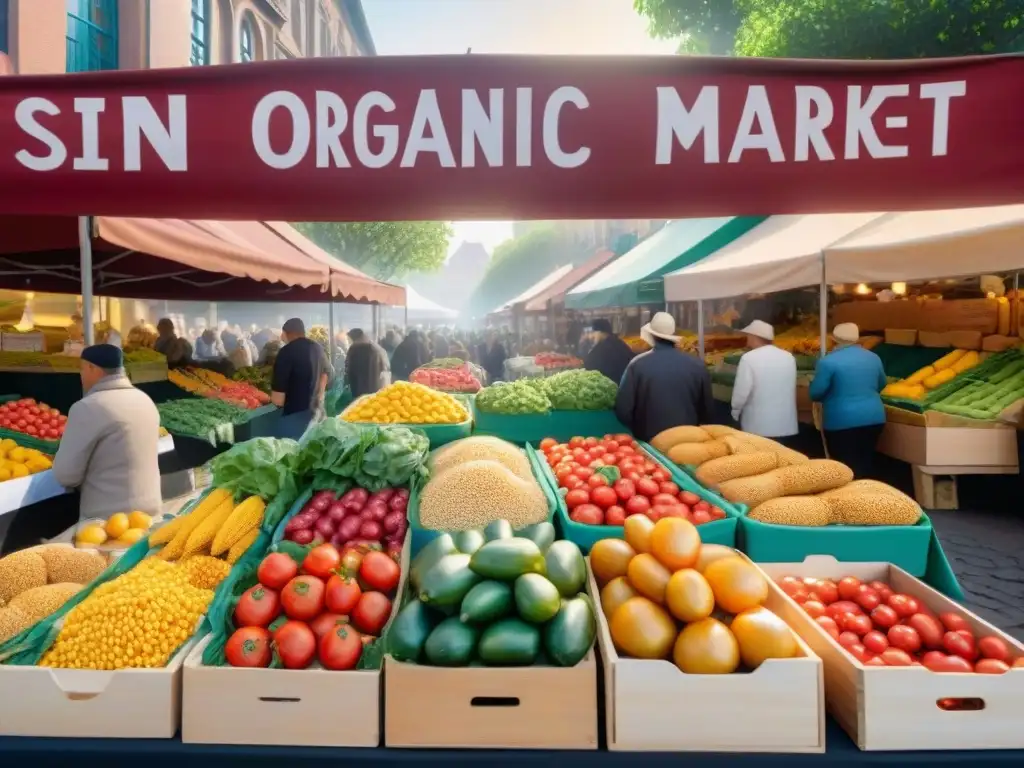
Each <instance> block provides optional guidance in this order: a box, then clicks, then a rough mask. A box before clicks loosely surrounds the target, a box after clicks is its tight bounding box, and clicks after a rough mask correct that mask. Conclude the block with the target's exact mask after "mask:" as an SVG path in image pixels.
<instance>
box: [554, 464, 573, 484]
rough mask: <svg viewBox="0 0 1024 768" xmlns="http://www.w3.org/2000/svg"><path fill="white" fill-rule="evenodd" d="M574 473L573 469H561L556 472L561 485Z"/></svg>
mask: <svg viewBox="0 0 1024 768" xmlns="http://www.w3.org/2000/svg"><path fill="white" fill-rule="evenodd" d="M572 472H573V470H572V467H559V468H558V469H556V470H555V477H557V478H558V482H559V483H561V482H562V480H564V479H565V478H566V477H567V476H568V475H571V474H572Z"/></svg>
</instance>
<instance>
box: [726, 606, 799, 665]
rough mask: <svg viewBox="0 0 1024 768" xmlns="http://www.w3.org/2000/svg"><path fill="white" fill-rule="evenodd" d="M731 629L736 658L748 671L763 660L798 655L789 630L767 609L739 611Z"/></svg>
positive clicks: (789, 657)
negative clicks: (738, 654)
mask: <svg viewBox="0 0 1024 768" xmlns="http://www.w3.org/2000/svg"><path fill="white" fill-rule="evenodd" d="M731 628H732V633H733V635H735V637H736V641H737V642H738V643H739V645H740V658H742V659H743V663H744V664H745V665H746V666H748V667H750V668H751V669H757V668H758V667H759V666H761V664H762V662H764V661H765V660H767V659H791V658H793V657H794V656H796V655H798V654H799V652H800V646H799V645H798V644H797V642H796V638H795V637H794V636H793V630H791V629H790V628H789V625H788V624H786V622H784V621H783V620H782V619H780V618H779V617H778V616H776V615H775V614H774V613H772V612H771V611H769V610H768V609H767V608H764V607H757V608H750V609H748V610H746V611H743V612H742V613H740V614H739V615H738V616H736V618H735V619H733V620H732V625H731Z"/></svg>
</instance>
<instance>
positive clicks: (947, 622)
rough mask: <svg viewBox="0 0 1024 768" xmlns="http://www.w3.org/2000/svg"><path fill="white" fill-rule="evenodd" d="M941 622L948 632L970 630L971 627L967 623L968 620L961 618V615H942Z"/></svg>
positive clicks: (950, 613)
mask: <svg viewBox="0 0 1024 768" xmlns="http://www.w3.org/2000/svg"><path fill="white" fill-rule="evenodd" d="M939 621H941V622H942V626H944V627H945V628H946V631H947V632H959V631H960V630H961V629H966V630H970V628H971V625H970V624H968V623H967V619H965V618H964V617H963V616H961V615H960V614H959V613H953V612H952V611H950V612H949V613H940V614H939Z"/></svg>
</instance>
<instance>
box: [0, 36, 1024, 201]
mask: <svg viewBox="0 0 1024 768" xmlns="http://www.w3.org/2000/svg"><path fill="white" fill-rule="evenodd" d="M0 147H2V151H0V179H2V182H3V183H2V185H0V215H2V214H41V213H53V214H93V215H118V216H137V217H154V218H205V219H214V218H219V219H284V220H288V221H308V220H314V219H327V220H329V219H336V220H349V221H359V220H394V219H399V220H401V219H530V218H533V219H556V218H599V219H600V218H682V217H692V216H710V215H730V214H750V215H754V214H782V213H805V212H832V211H851V212H852V211H876V210H877V211H887V210H908V209H924V208H946V207H967V206H976V205H993V204H1001V203H1018V202H1021V201H1022V200H1024V59H1022V58H1015V57H1005V58H1003V57H999V58H973V59H959V60H941V61H915V62H883V63H861V62H824V61H800V62H797V61H779V60H758V59H729V58H690V57H683V56H671V57H644V58H604V57H601V58H581V57H572V58H562V57H543V58H534V57H511V56H477V55H467V56H440V57H423V58H419V57H416V58H404V57H395V58H388V57H383V58H344V59H314V60H299V61H278V62H266V63H258V64H242V65H233V66H218V67H193V68H190V69H178V70H149V71H130V72H105V73H87V74H78V75H56V76H8V77H2V78H0Z"/></svg>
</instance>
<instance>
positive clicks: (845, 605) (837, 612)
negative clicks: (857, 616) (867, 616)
mask: <svg viewBox="0 0 1024 768" xmlns="http://www.w3.org/2000/svg"><path fill="white" fill-rule="evenodd" d="M825 612H826V613H827V614H828V615H829V616H831V617H832V618H833V619H835V620H836V621H839V617H840V616H842V615H843V614H844V613H860V612H861V610H860V606H859V605H857V604H856V603H854V602H852V601H850V600H837V601H836V602H834V603H832V604H831V605H829V606H828V608H826V609H825Z"/></svg>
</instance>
